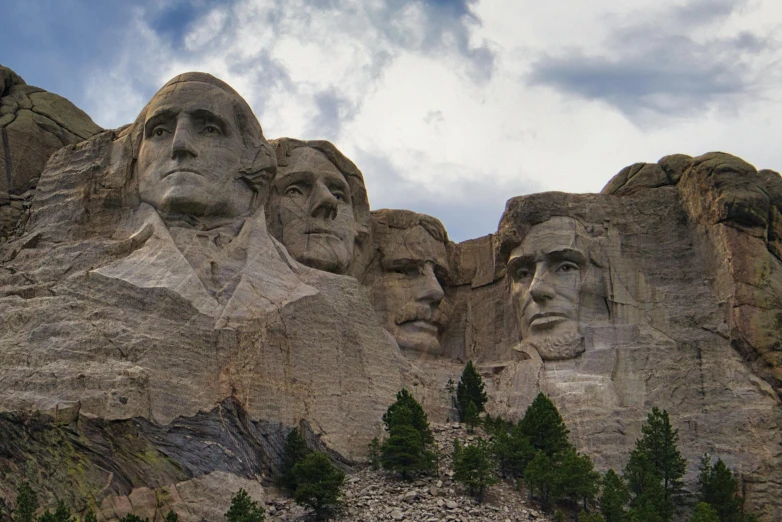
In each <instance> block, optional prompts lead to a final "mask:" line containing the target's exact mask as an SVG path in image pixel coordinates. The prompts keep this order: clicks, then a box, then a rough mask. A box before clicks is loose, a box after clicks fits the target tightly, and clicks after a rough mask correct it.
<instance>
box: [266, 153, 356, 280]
mask: <svg viewBox="0 0 782 522" xmlns="http://www.w3.org/2000/svg"><path fill="white" fill-rule="evenodd" d="M274 186H275V190H276V192H277V194H278V195H279V198H278V199H276V200H275V201H276V203H275V206H276V208H273V209H272V211H273V212H278V213H279V214H278V215H279V220H280V224H281V226H282V238H281V242H282V244H283V245H285V248H287V249H288V252H290V254H291V255H292V256H293V257H294V258H295V259H296V260H297V261H299V262H300V263H302V264H305V265H307V266H311V267H313V268H317V269H319V270H325V271H327V272H333V273H338V274H339V273H344V272H345V271H346V269H347V268H348V266H349V265H350V262H351V261H352V259H353V248H354V246H355V242H356V235H357V230H356V220H355V217H354V215H353V205H352V202H351V199H350V197H351V196H350V187H349V186H348V183H347V181H346V180H345V176H343V175H342V173H341V172H340V171H339V169H337V167H336V166H334V164H333V163H331V162H330V161H329V160H328V158H326V156H325V155H324V154H322V153H321V152H319V151H317V150H315V149H313V148H310V147H298V148H296V149H293V151H292V152H291V154H290V158H289V161H288V166H287V167H284V168H280V169H279V171H278V173H277V177H276V178H275V180H274Z"/></svg>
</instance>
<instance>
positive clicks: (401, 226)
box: [372, 208, 448, 243]
mask: <svg viewBox="0 0 782 522" xmlns="http://www.w3.org/2000/svg"><path fill="white" fill-rule="evenodd" d="M417 226H421V227H423V228H424V230H426V231H427V232H428V233H429V235H430V236H432V237H433V238H434V239H435V240H436V241H438V242H440V243H447V242H448V232H447V231H446V230H445V227H444V226H443V224H442V223H441V222H440V220H438V219H436V218H433V217H432V216H427V215H426V214H418V213H417V212H413V211H412V210H401V209H390V208H384V209H381V210H375V211H373V212H372V236H373V237H375V238H376V242H377V241H378V240H379V239H380V238H381V237H382V236H383V235H384V234H387V233H388V231H389V230H388V229H392V228H393V229H398V230H406V229H408V228H413V227H417ZM381 242H382V241H381Z"/></svg>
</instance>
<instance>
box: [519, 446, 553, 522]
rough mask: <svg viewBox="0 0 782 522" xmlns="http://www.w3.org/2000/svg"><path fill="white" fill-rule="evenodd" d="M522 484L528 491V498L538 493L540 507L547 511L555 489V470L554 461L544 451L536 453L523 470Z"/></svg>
mask: <svg viewBox="0 0 782 522" xmlns="http://www.w3.org/2000/svg"><path fill="white" fill-rule="evenodd" d="M524 483H525V484H526V485H527V487H528V488H529V491H530V497H531V496H532V495H534V494H535V491H537V492H538V496H539V498H540V504H541V507H542V508H543V509H544V510H547V509H548V508H549V507H550V506H551V504H552V500H553V493H554V490H555V488H556V470H555V468H554V461H553V459H552V458H551V457H549V456H548V455H547V454H546V452H545V451H537V452H536V453H535V457H534V458H533V459H532V461H531V462H530V463H529V464H528V465H527V468H526V469H525V470H524Z"/></svg>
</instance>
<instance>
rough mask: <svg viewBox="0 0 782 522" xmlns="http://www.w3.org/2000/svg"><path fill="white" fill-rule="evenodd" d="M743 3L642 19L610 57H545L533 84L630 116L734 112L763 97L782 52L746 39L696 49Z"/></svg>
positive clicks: (572, 53) (706, 4)
mask: <svg viewBox="0 0 782 522" xmlns="http://www.w3.org/2000/svg"><path fill="white" fill-rule="evenodd" d="M743 4H744V2H732V1H727V0H721V1H711V0H710V1H703V0H700V1H696V2H690V3H689V4H686V5H683V6H678V7H676V8H671V9H668V10H666V11H663V12H658V13H635V17H636V18H634V19H636V20H641V21H640V22H630V23H627V24H624V25H620V28H619V29H617V30H616V31H615V32H614V33H612V34H611V35H610V36H609V37H608V39H607V41H606V45H605V48H606V49H608V51H606V52H605V53H603V54H600V55H597V54H586V53H584V52H583V51H581V50H579V49H565V50H561V51H560V52H558V53H555V54H546V55H543V56H542V57H540V59H538V60H537V61H536V62H535V63H534V64H533V67H532V70H531V72H530V74H529V76H528V78H527V79H528V81H529V83H531V84H535V85H547V86H551V87H553V88H555V89H557V90H559V91H561V92H564V93H566V94H573V95H576V96H579V97H582V98H586V99H595V100H602V101H604V102H606V103H609V104H610V105H613V106H614V107H616V108H617V109H619V110H620V111H622V112H623V113H625V114H626V115H628V116H631V117H634V116H638V115H639V114H644V113H646V114H649V113H652V114H657V115H658V116H666V117H670V116H674V117H675V116H684V115H691V114H693V113H699V112H702V111H704V110H706V109H708V108H710V107H712V106H714V105H715V104H719V105H727V106H730V105H732V104H734V103H736V102H737V101H738V100H740V98H741V97H743V96H746V95H748V94H752V93H753V92H754V90H755V89H756V86H757V84H758V81H759V78H760V76H761V75H762V74H763V73H764V71H765V66H767V65H768V63H769V62H770V61H771V60H773V59H774V57H773V53H774V52H775V51H777V50H778V45H777V43H776V42H775V41H773V40H772V39H771V38H769V37H765V36H760V35H756V34H751V33H746V32H745V33H740V34H738V35H735V36H732V37H722V38H716V37H715V38H710V39H707V40H705V41H696V40H695V39H693V38H692V37H691V36H689V35H690V34H691V33H692V30H693V28H694V27H696V26H702V27H708V26H709V25H711V24H717V23H721V22H723V21H724V20H725V18H726V17H728V16H729V15H731V14H732V13H733V12H734V11H735V10H737V9H738V8H740V7H741V6H742V5H743Z"/></svg>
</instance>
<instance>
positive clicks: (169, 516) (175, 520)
mask: <svg viewBox="0 0 782 522" xmlns="http://www.w3.org/2000/svg"><path fill="white" fill-rule="evenodd" d="M163 522H179V515H177V514H176V513H174V511H173V510H169V512H168V513H166V518H164V519H163Z"/></svg>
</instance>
